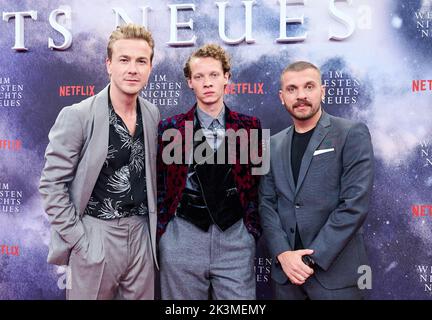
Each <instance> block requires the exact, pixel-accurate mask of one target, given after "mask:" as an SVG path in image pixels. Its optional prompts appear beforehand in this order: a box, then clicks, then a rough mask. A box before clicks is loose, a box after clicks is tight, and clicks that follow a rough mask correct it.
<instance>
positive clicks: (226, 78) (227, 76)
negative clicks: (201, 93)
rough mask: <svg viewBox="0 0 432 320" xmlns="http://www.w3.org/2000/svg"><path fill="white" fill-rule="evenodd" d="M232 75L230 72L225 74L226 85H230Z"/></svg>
mask: <svg viewBox="0 0 432 320" xmlns="http://www.w3.org/2000/svg"><path fill="white" fill-rule="evenodd" d="M230 76H231V74H230V73H229V72H225V74H224V85H227V84H228V81H229V79H230Z"/></svg>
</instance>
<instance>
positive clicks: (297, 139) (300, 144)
mask: <svg viewBox="0 0 432 320" xmlns="http://www.w3.org/2000/svg"><path fill="white" fill-rule="evenodd" d="M314 130H315V128H313V129H312V130H309V131H307V132H305V133H298V132H296V131H295V130H294V134H293V140H292V144H291V170H292V174H293V178H294V184H295V185H296V186H297V180H298V175H299V172H300V166H301V162H302V159H303V155H304V153H305V151H306V148H307V146H308V144H309V141H310V139H311V137H312V134H313V132H314ZM303 248H304V247H303V243H302V241H301V238H300V234H299V231H298V226H297V225H296V234H295V244H294V250H299V249H303Z"/></svg>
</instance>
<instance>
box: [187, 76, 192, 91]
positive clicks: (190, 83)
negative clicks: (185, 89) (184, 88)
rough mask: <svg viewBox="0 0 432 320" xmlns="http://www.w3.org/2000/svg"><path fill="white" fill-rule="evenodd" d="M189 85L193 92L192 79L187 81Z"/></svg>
mask: <svg viewBox="0 0 432 320" xmlns="http://www.w3.org/2000/svg"><path fill="white" fill-rule="evenodd" d="M187 83H188V86H189V88H191V89H192V90H193V87H192V80H191V79H190V78H188V79H187Z"/></svg>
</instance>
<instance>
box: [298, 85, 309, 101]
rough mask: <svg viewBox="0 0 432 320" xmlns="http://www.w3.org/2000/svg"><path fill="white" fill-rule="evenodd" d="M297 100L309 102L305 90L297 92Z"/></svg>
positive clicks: (300, 89)
mask: <svg viewBox="0 0 432 320" xmlns="http://www.w3.org/2000/svg"><path fill="white" fill-rule="evenodd" d="M297 100H307V95H306V90H304V89H303V88H299V89H298V90H297Z"/></svg>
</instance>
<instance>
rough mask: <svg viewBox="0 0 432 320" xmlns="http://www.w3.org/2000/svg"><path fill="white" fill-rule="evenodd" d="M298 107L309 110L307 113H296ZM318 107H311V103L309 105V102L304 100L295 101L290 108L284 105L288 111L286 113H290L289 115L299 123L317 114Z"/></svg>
mask: <svg viewBox="0 0 432 320" xmlns="http://www.w3.org/2000/svg"><path fill="white" fill-rule="evenodd" d="M300 105H304V106H306V107H307V108H310V109H309V111H307V112H296V109H297V108H298V107H299V106H300ZM320 106H321V105H318V106H313V104H312V103H310V102H309V101H305V100H300V101H297V102H296V103H295V104H293V105H292V106H291V107H287V106H286V105H285V108H286V109H287V110H288V112H289V113H290V115H291V116H292V117H293V118H294V119H296V120H299V121H304V120H309V119H311V118H313V116H315V115H316V114H317V112H318V111H319V110H320Z"/></svg>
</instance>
